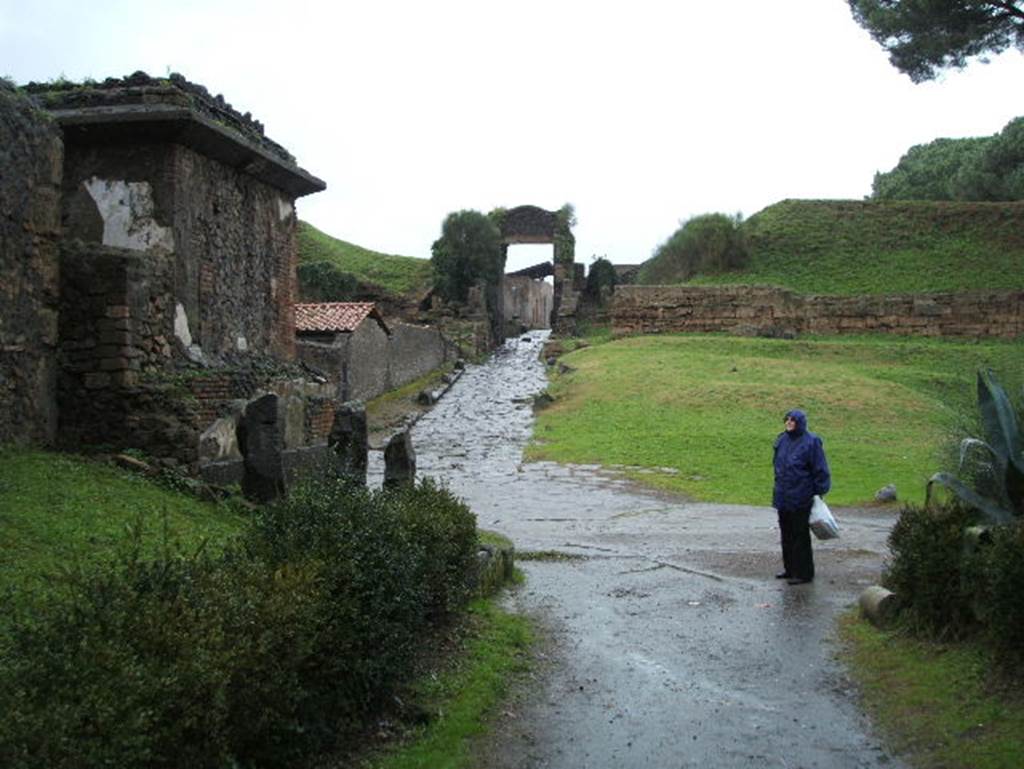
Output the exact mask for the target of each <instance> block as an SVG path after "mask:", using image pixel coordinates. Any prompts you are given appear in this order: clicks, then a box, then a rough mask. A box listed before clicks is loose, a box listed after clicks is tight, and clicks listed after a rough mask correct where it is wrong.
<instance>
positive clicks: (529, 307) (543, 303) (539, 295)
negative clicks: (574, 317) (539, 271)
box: [504, 275, 554, 329]
mask: <svg viewBox="0 0 1024 769" xmlns="http://www.w3.org/2000/svg"><path fill="white" fill-rule="evenodd" d="M504 291H505V319H506V320H507V321H510V322H512V323H515V324H517V325H519V326H525V327H526V328H528V329H534V328H550V327H551V310H552V308H553V306H554V286H553V285H552V284H551V283H547V282H546V281H544V280H535V279H534V278H530V277H527V276H525V275H522V276H520V275H506V276H505V278H504Z"/></svg>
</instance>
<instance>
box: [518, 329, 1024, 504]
mask: <svg viewBox="0 0 1024 769" xmlns="http://www.w3.org/2000/svg"><path fill="white" fill-rule="evenodd" d="M1021 350H1022V343H1021V342H1012V343H1011V342H1001V341H984V342H972V341H949V340H934V339H921V338H917V339H910V338H906V337H895V336H872V337H835V338H805V339H798V340H779V339H759V338H745V337H743V338H741V337H728V336H721V335H659V336H642V337H631V338H626V339H620V340H617V341H614V342H609V343H607V344H600V345H594V346H588V347H585V348H583V349H580V350H577V351H575V352H573V353H570V354H568V355H565V356H563V357H562V358H561V359H560V360H561V361H562V362H564V363H565V364H566V365H567V366H568V367H569V369H570V370H569V371H568V372H567V373H564V374H561V375H560V374H558V373H553V374H552V382H551V386H550V387H549V388H548V391H549V393H550V394H551V395H552V396H553V397H554V398H555V402H554V403H552V404H551V405H549V406H547V407H546V408H545V409H544V410H543V411H541V412H539V413H538V416H537V424H536V427H535V430H534V443H533V444H531V446H529V447H528V449H527V457H528V458H529V459H549V460H555V461H559V462H575V463H600V464H603V465H605V466H611V465H620V466H623V467H624V469H623V470H622V472H624V473H625V474H626V475H628V476H630V477H634V478H636V479H637V480H638V481H640V482H642V483H644V484H646V485H650V486H653V487H655V488H662V489H666V490H670V491H674V492H679V493H683V494H686V495H688V496H690V497H693V498H695V499H699V500H706V501H712V502H733V503H742V504H769V503H770V500H771V488H772V467H771V456H772V453H771V446H772V441H773V440H774V438H775V436H776V434H778V433H779V432H780V431H781V429H782V422H781V419H782V415H783V414H784V413H785V412H786V411H787V410H788V409H790V408H794V407H800V408H803V409H804V410H805V411H806V412H807V413H808V415H809V425H810V428H811V429H812V430H813V431H815V432H817V433H818V434H820V435H821V436H822V437H823V438H824V440H825V448H826V451H827V453H828V457H829V461H830V464H831V466H832V471H833V489H832V492H831V494H830V495H829V501H830V502H831V503H833V504H837V505H854V504H861V503H864V502H867V501H870V500H871V499H872V498H873V496H874V493H875V492H876V491H877V490H878V489H880V488H881V487H882V486H885V485H886V484H889V483H893V484H895V485H896V487H897V489H898V492H899V494H900V497H901V499H902V500H909V501H921V500H922V499H923V495H924V485H925V482H926V480H927V479H928V477H929V476H931V474H932V473H933V472H934V471H935V470H937V469H939V464H940V459H941V458H940V454H939V451H940V449H941V448H942V447H943V446H944V445H947V444H948V443H949V440H948V436H949V434H950V433H951V432H952V431H954V430H955V429H956V428H957V427H958V426H959V425H960V424H961V423H962V422H963V420H966V419H972V418H973V414H974V412H975V408H974V398H975V382H974V377H975V372H976V370H977V368H978V367H979V366H989V367H992V368H994V369H995V370H996V371H997V373H999V374H1000V378H1001V380H1002V381H1003V382H1005V383H1007V385H1008V386H1015V385H1016V383H1019V382H1021V381H1024V356H1022V355H1021Z"/></svg>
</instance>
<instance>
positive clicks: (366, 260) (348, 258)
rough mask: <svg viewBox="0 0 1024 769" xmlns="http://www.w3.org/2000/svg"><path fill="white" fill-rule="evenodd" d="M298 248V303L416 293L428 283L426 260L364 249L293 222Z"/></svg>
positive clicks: (420, 292)
mask: <svg viewBox="0 0 1024 769" xmlns="http://www.w3.org/2000/svg"><path fill="white" fill-rule="evenodd" d="M298 248H299V295H300V297H301V298H302V300H303V301H307V302H325V301H347V300H356V299H368V298H388V297H392V298H397V297H401V296H409V295H414V296H416V295H420V294H423V293H425V292H426V291H427V290H428V289H429V288H430V286H431V285H432V274H431V267H430V261H429V260H428V259H417V258H415V257H412V256H395V255H392V254H381V253H378V252H377V251H370V250H369V249H366V248H362V247H360V246H356V245H353V244H352V243H346V242H345V241H344V240H338V239H337V238H332V237H331V236H330V235H327V234H325V233H323V232H321V231H320V230H318V229H317V228H316V227H314V226H313V225H311V224H307V223H306V222H299V227H298Z"/></svg>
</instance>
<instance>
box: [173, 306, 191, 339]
mask: <svg viewBox="0 0 1024 769" xmlns="http://www.w3.org/2000/svg"><path fill="white" fill-rule="evenodd" d="M174 335H175V336H176V337H178V339H180V340H181V343H182V344H183V345H185V348H186V349H187V348H189V347H191V346H192V332H191V331H189V328H188V315H186V314H185V308H184V307H183V306H182V305H181V302H178V304H176V305H175V307H174Z"/></svg>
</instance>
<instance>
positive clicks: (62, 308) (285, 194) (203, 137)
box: [0, 73, 337, 496]
mask: <svg viewBox="0 0 1024 769" xmlns="http://www.w3.org/2000/svg"><path fill="white" fill-rule="evenodd" d="M0 148H3V150H2V157H0V161H2V164H3V171H4V173H3V174H2V176H0V211H2V213H3V214H4V215H3V216H2V217H0V227H2V228H3V229H2V231H0V232H2V236H3V237H2V242H0V286H2V287H3V288H2V292H3V295H2V297H0V299H2V301H3V303H4V312H3V315H2V325H0V376H2V379H0V441H19V440H29V441H33V442H37V443H41V444H50V445H54V444H59V445H62V446H70V447H77V446H89V445H97V444H102V445H105V446H109V447H112V448H117V449H124V448H135V449H139V450H142V451H144V452H145V453H146V454H147V455H149V456H151V457H156V458H158V459H159V460H160V461H161V462H162V463H166V464H167V465H171V466H181V467H184V468H186V469H187V470H189V471H191V472H201V473H204V474H209V476H210V477H212V478H216V479H218V480H239V479H240V478H241V474H242V469H243V467H244V466H245V463H243V461H242V454H243V451H242V450H241V449H242V448H243V447H244V446H240V445H239V441H238V427H239V425H240V424H246V422H247V421H252V420H257V421H259V422H260V423H261V424H262V423H264V422H265V423H266V424H268V425H269V424H272V425H274V426H275V427H274V429H275V430H276V433H275V435H274V436H273V437H272V440H271V443H273V442H274V441H279V442H280V450H281V452H282V457H283V458H282V459H281V460H280V461H281V463H282V466H288V467H290V466H292V465H294V464H301V463H302V460H301V458H297V457H296V456H294V455H295V454H302V453H304V452H307V451H308V450H310V449H311V448H322V449H323V450H324V451H326V435H327V432H328V430H329V429H330V426H331V421H332V419H333V410H334V399H335V397H336V395H337V393H336V390H335V388H334V387H333V386H332V385H331V383H330V382H328V381H327V380H326V379H325V378H322V377H317V376H314V375H311V374H310V372H309V370H308V369H306V368H304V367H303V366H301V365H299V363H298V362H297V361H296V360H295V316H294V309H293V307H294V303H295V295H296V286H295V263H296V258H297V256H296V244H295V229H296V221H297V219H296V214H295V201H296V199H297V198H299V197H301V196H303V195H308V194H310V193H313V192H317V191H319V190H322V189H324V187H325V185H324V183H323V182H322V181H321V180H319V179H317V178H316V177H314V176H312V175H311V174H309V173H308V172H306V171H304V170H303V169H302V168H300V167H299V166H298V165H296V163H295V159H294V158H293V157H292V156H291V155H289V154H288V153H287V152H286V151H285V150H284V149H283V148H282V147H280V146H279V145H277V144H275V143H274V142H272V141H270V140H269V139H268V138H267V137H266V136H265V135H264V134H263V126H262V125H261V124H259V123H258V122H256V121H254V120H253V119H252V118H251V117H250V116H249V115H248V114H245V115H242V114H240V113H238V112H237V111H236V110H234V109H233V108H232V107H231V106H230V105H229V104H227V103H226V102H225V101H224V99H223V98H222V97H220V96H216V97H215V96H212V95H210V94H209V93H208V92H207V91H206V89H205V88H203V87H202V86H198V85H196V84H193V83H190V82H188V81H186V80H185V79H184V78H182V77H181V76H178V75H172V76H171V77H170V78H167V79H155V78H150V77H148V76H146V75H145V74H144V73H136V74H135V75H132V76H131V77H128V78H125V79H123V80H115V79H108V80H106V81H104V82H103V83H95V84H88V85H71V84H60V85H54V84H44V85H38V84H29V85H28V86H26V87H25V88H23V89H15V88H13V87H11V86H10V85H8V84H6V83H5V84H3V85H0ZM268 395H273V396H274V397H273V398H272V399H271V400H267V399H266V398H267V396H268ZM256 403H259V404H261V405H260V406H259V408H258V409H257V407H256V406H255V404H256ZM254 409H256V410H258V411H259V414H258V415H257V414H256V412H255V411H254ZM269 411H274V414H273V415H272V416H273V418H271V415H269ZM264 412H266V413H264ZM254 424H255V423H254ZM254 424H253V425H249V427H254ZM243 432H245V431H244V430H243ZM247 434H248V436H249V438H248V442H249V443H250V444H252V442H253V440H254V438H253V435H254V434H253V432H252V430H251V429H250V430H248V433H247ZM260 440H262V439H260ZM257 442H258V441H257ZM275 445H276V444H275ZM275 461H276V460H275ZM248 464H250V465H251V464H252V462H249V463H248ZM273 482H276V481H273ZM273 482H272V483H273ZM259 496H263V495H262V494H260V495H259Z"/></svg>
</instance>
